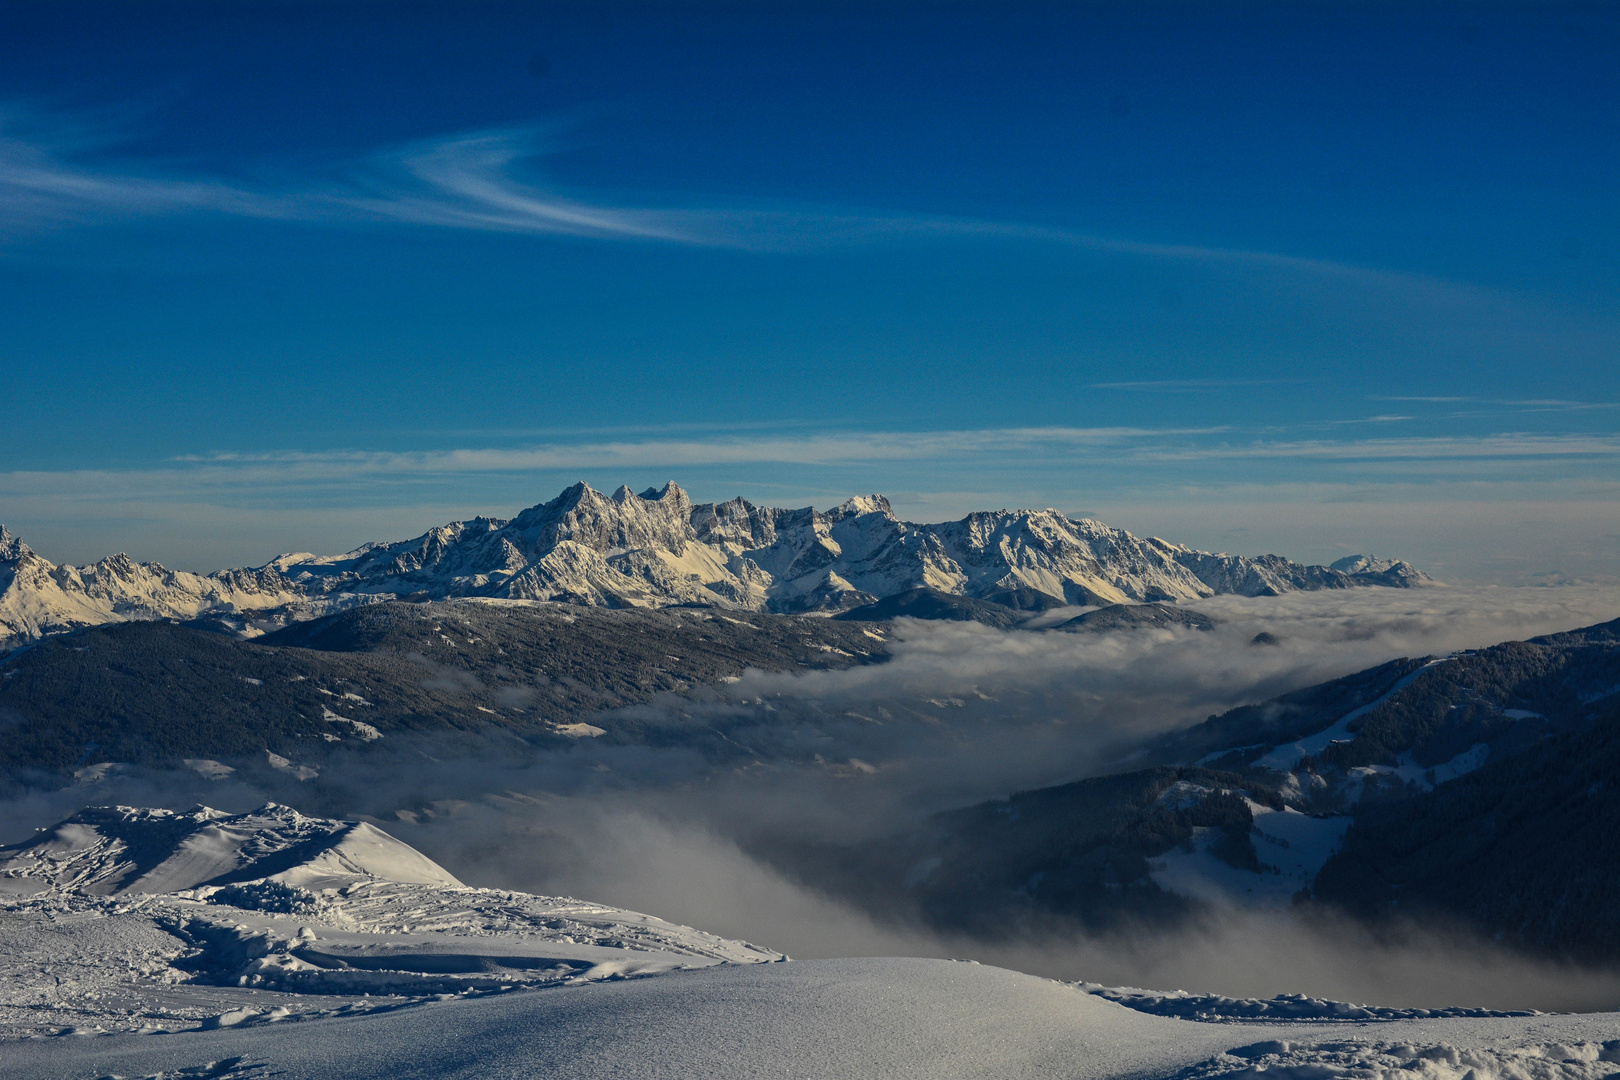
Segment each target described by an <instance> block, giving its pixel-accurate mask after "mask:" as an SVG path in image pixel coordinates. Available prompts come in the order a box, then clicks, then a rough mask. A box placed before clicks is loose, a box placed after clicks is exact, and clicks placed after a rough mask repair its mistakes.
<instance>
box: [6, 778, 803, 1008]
mask: <svg viewBox="0 0 1620 1080" xmlns="http://www.w3.org/2000/svg"><path fill="white" fill-rule="evenodd" d="M0 926H4V928H5V933H4V937H3V940H0V980H3V982H0V984H3V985H4V987H5V994H4V999H3V1000H4V1004H3V1005H0V1039H6V1038H18V1037H29V1036H38V1035H60V1034H64V1033H66V1034H72V1033H89V1032H95V1033H106V1032H117V1031H123V1032H131V1031H133V1032H145V1033H148V1034H151V1033H165V1032H177V1031H185V1030H191V1029H197V1028H211V1027H212V1028H217V1027H237V1026H241V1025H244V1024H246V1025H249V1026H251V1025H253V1024H258V1023H269V1022H276V1021H280V1020H283V1019H286V1018H288V1017H308V1016H319V1015H332V1014H346V1013H351V1012H354V1011H372V1010H374V1009H377V1008H383V1007H393V1006H397V1005H400V1004H403V1003H407V1002H412V1001H422V1000H426V999H429V998H433V997H436V996H440V995H469V994H471V995H476V994H481V993H498V992H501V991H506V990H511V989H513V988H517V987H531V986H545V985H559V984H576V983H581V982H589V981H593V980H598V979H622V978H629V977H633V976H640V975H648V974H656V973H660V972H667V971H673V970H678V969H683V968H693V967H702V966H706V965H710V964H717V963H741V964H748V963H761V962H772V961H777V960H780V959H782V956H781V954H779V953H775V952H771V951H769V950H766V949H759V948H755V947H754V946H751V945H748V944H747V943H744V942H736V941H728V940H726V939H724V938H720V937H717V936H715V935H713V934H708V933H704V932H702V931H698V930H693V929H690V928H688V927H682V926H675V925H672V924H670V923H666V922H664V921H663V920H661V919H656V918H653V917H651V916H647V915H641V914H638V913H636V912H631V911H623V910H621V909H618V908H613V907H606V906H603V905H599V904H592V903H587V902H583V901H578V900H574V899H571V898H568V897H548V896H533V895H530V894H527V893H519V892H510V891H503V890H493V889H475V888H469V887H467V886H465V885H463V884H462V883H461V882H459V881H457V880H456V879H455V878H454V877H452V876H451V875H450V874H449V873H447V872H446V871H444V870H443V869H442V868H441V867H439V866H438V865H437V864H435V863H434V862H432V861H431V860H429V859H427V858H426V857H425V856H423V855H421V854H420V853H418V852H417V851H415V850H414V849H412V848H410V847H409V846H407V845H405V844H403V843H400V842H399V841H398V840H395V839H394V838H393V837H391V836H389V835H388V834H387V833H385V832H383V831H382V830H380V829H377V828H376V827H374V826H372V825H370V824H367V823H364V822H342V821H332V820H329V819H323V818H312V817H307V816H305V815H302V814H299V813H297V812H296V811H294V810H292V809H290V808H288V807H285V806H277V805H275V804H271V805H268V806H265V807H263V808H261V809H259V810H257V811H254V812H251V813H246V814H235V815H228V814H222V813H219V812H218V811H214V810H210V809H208V808H206V807H199V808H197V809H196V810H193V811H191V812H188V813H176V812H173V811H167V810H146V809H137V808H131V807H98V808H92V809H88V810H85V811H81V812H80V813H78V814H75V815H74V816H73V817H72V818H70V819H68V820H67V821H65V822H63V823H61V824H60V825H58V826H57V827H56V828H55V829H51V830H46V831H44V832H42V833H41V834H40V835H39V836H38V837H37V838H36V839H34V840H32V841H29V842H27V843H24V844H19V845H16V846H13V847H11V848H5V849H0Z"/></svg>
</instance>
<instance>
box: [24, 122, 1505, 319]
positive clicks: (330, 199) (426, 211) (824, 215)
mask: <svg viewBox="0 0 1620 1080" xmlns="http://www.w3.org/2000/svg"><path fill="white" fill-rule="evenodd" d="M53 126H56V127H70V126H71V125H69V124H66V123H65V122H64V121H61V120H60V119H58V118H45V119H44V120H43V121H42V120H41V118H39V117H38V116H36V115H32V114H30V113H28V112H27V111H26V110H23V109H21V108H19V107H18V106H16V105H15V104H13V105H11V106H5V107H0V239H3V238H4V230H5V229H7V228H9V229H10V230H11V231H13V232H18V231H22V232H27V231H31V230H33V229H37V228H38V227H40V226H42V225H49V224H59V223H62V222H67V221H80V222H86V221H93V220H96V219H111V220H115V221H117V220H128V219H130V218H133V217H139V216H156V215H169V214H182V213H187V212H199V211H202V212H213V213H221V214H228V215H235V216H243V217H251V218H261V219H278V220H285V221H303V222H308V223H312V224H313V223H326V224H354V223H397V224H411V225H421V226H434V227H441V228H452V229H469V230H476V231H481V232H502V233H513V234H529V235H551V236H575V237H584V238H595V239H601V240H618V241H641V242H662V243H674V244H682V245H689V246H697V247H709V248H727V249H737V250H752V251H762V252H763V251H777V252H783V251H803V250H814V249H826V248H832V247H840V246H847V245H853V244H863V243H871V242H875V241H881V240H887V239H906V238H911V239H927V238H937V239H951V238H974V237H977V238H983V239H999V240H1014V241H1026V242H1039V243H1048V244H1058V245H1065V246H1069V247H1074V248H1079V249H1082V250H1087V251H1094V252H1100V253H1105V254H1115V255H1128V256H1136V257H1141V258H1152V259H1160V260H1170V261H1177V262H1192V263H1201V264H1208V265H1226V266H1245V267H1250V268H1261V269H1278V270H1287V271H1292V272H1295V273H1302V274H1305V275H1308V276H1311V277H1317V278H1322V277H1327V278H1335V279H1339V280H1356V281H1358V282H1359V283H1361V284H1363V285H1370V286H1375V287H1382V288H1391V287H1396V288H1399V289H1401V290H1402V291H1403V293H1404V294H1405V295H1406V296H1408V297H1411V296H1414V295H1423V296H1428V297H1431V298H1447V299H1450V300H1452V301H1458V300H1467V301H1471V302H1474V303H1478V302H1481V301H1483V300H1487V299H1493V298H1494V299H1496V300H1498V301H1499V300H1501V299H1502V298H1500V297H1496V296H1495V294H1494V293H1489V291H1488V290H1482V289H1478V288H1475V287H1470V286H1462V285H1458V284H1455V283H1451V282H1446V281H1441V280H1438V279H1432V278H1426V277H1423V276H1420V275H1415V274H1409V273H1401V272H1395V271H1388V270H1382V269H1375V268H1368V267H1362V266H1355V265H1352V264H1348V263H1341V262H1337V261H1334V260H1329V259H1319V258H1310V257H1305V256H1296V255H1288V254H1282V253H1278V252H1268V251H1255V250H1246V249H1240V248H1217V247H1205V246H1200V245H1192V244H1165V243H1155V242H1148V241H1140V240H1131V239H1118V238H1113V237H1104V236H1095V235H1091V234H1089V233H1084V232H1080V231H1077V230H1073V229H1064V228H1056V227H1052V226H1043V225H1030V224H1021V223H1014V222H1000V221H986V220H974V219H965V218H951V217H943V216H930V215H909V214H885V213H868V212H836V211H831V210H828V209H825V208H814V207H811V208H800V209H782V208H772V207H752V208H749V207H737V206H732V207H725V208H718V209H716V208H674V207H663V208H655V207H623V206H609V205H602V204H597V203H592V202H587V201H583V200H578V199H571V198H568V197H566V196H564V195H562V194H561V193H559V192H557V191H554V190H550V189H548V188H546V187H544V186H542V185H541V184H540V183H538V182H537V180H536V179H535V178H534V177H532V176H524V175H519V173H518V170H517V168H516V167H517V166H518V164H519V163H521V162H523V161H528V160H533V159H536V158H539V157H542V156H543V155H544V154H545V152H546V151H547V150H548V149H549V148H548V147H547V146H546V145H545V144H544V143H543V141H542V139H541V137H540V133H539V132H538V130H537V129H532V128H517V129H500V130H492V131H483V132H473V133H466V134H460V135H456V136H452V137H447V138H443V139H439V140H434V141H424V142H421V143H418V144H415V145H412V146H408V147H405V148H403V149H395V150H391V151H385V152H381V153H378V154H375V155H373V157H372V158H371V162H370V165H369V167H368V168H366V169H357V170H355V171H354V172H355V175H354V176H353V177H352V178H351V179H349V180H348V181H343V182H326V183H319V184H309V185H305V186H303V187H299V186H296V185H292V186H288V187H286V188H284V189H282V190H275V189H259V188H255V187H253V186H251V185H247V184H241V183H231V182H228V181H224V180H220V179H217V178H209V177H190V178H172V177H161V176H151V175H145V174H144V173H143V170H141V169H139V168H135V167H123V168H119V167H117V166H114V165H100V166H92V165H82V164H75V163H74V162H72V161H70V160H68V158H67V156H66V155H65V154H64V153H63V150H64V149H65V148H66V147H67V145H68V142H69V140H67V139H64V138H56V139H34V140H30V139H26V138H23V137H21V136H20V135H18V134H15V132H16V131H18V130H19V129H22V128H29V129H33V130H41V129H47V128H51V127H53Z"/></svg>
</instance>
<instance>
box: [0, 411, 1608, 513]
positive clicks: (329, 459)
mask: <svg viewBox="0 0 1620 1080" xmlns="http://www.w3.org/2000/svg"><path fill="white" fill-rule="evenodd" d="M1226 431H1227V429H1224V428H1171V429H1151V428H1125V427H1121V428H1058V427H1052V428H992V429H980V430H968V431H933V432H865V433H858V434H819V435H818V434H812V435H806V436H805V437H802V438H751V439H735V438H720V439H709V440H705V439H649V440H641V441H631V440H623V441H605V442H587V443H577V444H564V443H550V444H542V445H537V446H529V447H516V448H465V449H451V450H428V451H366V450H339V451H328V452H297V451H290V452H285V453H266V454H217V455H211V456H202V457H188V458H182V459H178V460H175V461H171V462H168V463H165V464H162V465H157V466H154V467H152V468H147V469H132V470H104V469H93V470H71V471H45V470H38V471H21V470H19V471H13V472H6V473H0V496H20V495H40V494H47V493H49V494H55V495H58V496H70V495H71V494H72V493H74V492H109V493H111V492H117V493H119V494H120V495H122V494H125V493H127V492H129V491H130V490H132V489H141V490H146V491H150V492H162V491H165V490H168V491H173V492H181V491H184V492H196V491H198V490H200V489H207V488H210V487H239V486H254V487H263V488H265V489H275V488H285V487H297V486H301V485H317V484H322V483H345V482H358V481H367V480H373V481H388V480H391V479H397V480H402V481H403V480H410V479H413V478H431V477H453V476H466V475H478V474H513V473H528V472H546V471H557V470H600V469H621V468H622V469H638V470H645V469H646V468H649V467H654V468H660V469H673V468H680V467H705V466H725V465H732V466H747V465H783V464H790V465H800V466H838V465H873V464H877V463H888V462H911V463H928V462H934V463H941V464H949V463H953V462H955V463H967V462H972V463H975V464H978V465H984V464H987V463H990V462H992V461H993V460H996V459H1007V460H1011V459H1013V458H1015V457H1016V458H1017V459H1018V460H1020V461H1021V462H1022V463H1023V465H1024V467H1025V468H1034V467H1041V466H1059V465H1065V464H1076V463H1078V464H1084V463H1086V462H1087V461H1088V460H1089V461H1092V462H1093V463H1101V459H1098V458H1097V457H1096V455H1097V454H1099V453H1102V452H1106V453H1107V455H1108V458H1107V460H1108V462H1109V463H1111V464H1116V465H1117V464H1120V463H1130V462H1138V463H1142V464H1146V465H1157V464H1163V463H1166V462H1196V461H1200V460H1206V459H1216V460H1225V459H1279V460H1288V459H1306V460H1319V461H1339V462H1369V463H1377V462H1384V461H1396V462H1406V463H1416V462H1429V463H1433V464H1434V465H1435V466H1437V467H1438V466H1443V465H1445V464H1447V463H1453V462H1464V463H1466V462H1470V461H1480V462H1493V463H1501V464H1506V465H1511V464H1515V463H1522V464H1535V463H1538V462H1539V463H1544V462H1556V461H1560V460H1565V461H1583V462H1589V463H1590V462H1604V461H1613V462H1615V463H1616V464H1617V465H1620V435H1490V436H1479V437H1471V438H1470V437H1413V438H1406V439H1359V440H1343V441H1327V440H1320V441H1291V442H1258V441H1257V442H1252V443H1248V444H1244V445H1213V446H1211V445H1196V444H1194V443H1193V442H1192V441H1193V440H1196V439H1199V438H1206V437H1212V436H1219V435H1222V434H1224V433H1225V432H1226ZM1408 478H1410V477H1408Z"/></svg>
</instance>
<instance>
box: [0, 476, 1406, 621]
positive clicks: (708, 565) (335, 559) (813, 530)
mask: <svg viewBox="0 0 1620 1080" xmlns="http://www.w3.org/2000/svg"><path fill="white" fill-rule="evenodd" d="M1426 580H1427V579H1426V578H1425V576H1424V575H1423V574H1422V573H1421V572H1420V571H1419V570H1417V568H1415V567H1413V566H1412V565H1411V564H1409V563H1405V562H1391V561H1386V560H1374V559H1369V558H1367V557H1365V556H1355V557H1351V558H1348V559H1341V560H1340V561H1339V562H1336V563H1334V564H1333V566H1331V567H1326V566H1304V565H1301V564H1298V563H1294V562H1290V561H1289V560H1287V559H1284V558H1281V557H1279V556H1276V555H1261V556H1258V557H1255V558H1245V557H1242V556H1236V555H1223V554H1222V555H1218V554H1211V553H1209V552H1204V551H1196V550H1193V549H1192V548H1189V547H1184V546H1182V545H1180V544H1173V543H1169V542H1167V541H1164V540H1159V539H1156V538H1153V537H1148V538H1146V539H1139V538H1137V537H1135V536H1133V535H1131V534H1130V533H1128V532H1126V531H1124V530H1123V529H1115V528H1111V527H1109V526H1108V525H1105V524H1103V523H1102V522H1099V521H1092V520H1089V519H1080V520H1075V519H1071V518H1068V517H1066V516H1064V515H1063V514H1061V513H1059V512H1058V511H1056V510H996V511H981V512H978V513H973V514H969V515H968V516H967V517H965V518H963V519H962V520H960V521H951V522H946V523H944V524H938V525H918V524H913V523H911V522H906V521H901V520H900V519H899V518H897V517H896V516H895V515H894V513H893V511H892V510H891V509H890V508H889V502H888V500H887V499H885V498H884V497H883V496H881V495H869V496H862V497H859V498H853V499H850V500H848V501H847V502H845V503H844V504H843V505H841V506H839V507H837V508H835V509H833V510H829V511H827V512H825V513H822V512H819V511H816V510H814V509H812V508H810V507H805V508H802V509H797V510H784V509H779V508H776V507H766V506H755V505H754V504H752V503H750V502H748V501H747V500H745V499H741V498H737V499H732V500H731V501H729V502H723V503H698V504H693V503H692V501H691V500H690V499H689V498H688V497H687V494H686V492H685V491H683V490H681V489H680V488H679V487H678V486H676V485H675V484H673V483H670V484H666V485H664V487H663V488H661V489H649V490H647V491H644V492H642V493H641V494H639V495H637V494H634V493H632V492H631V491H630V490H629V489H628V488H623V487H621V488H620V489H619V490H618V491H616V492H615V493H614V494H612V495H611V496H609V495H603V494H601V493H599V492H597V491H594V490H592V489H591V488H590V487H589V486H588V485H586V484H583V483H579V484H575V485H574V486H573V487H570V488H568V489H567V490H566V491H564V492H563V493H562V494H560V495H558V496H557V497H556V498H555V499H552V500H551V501H550V502H547V503H543V504H541V505H539V506H534V507H531V508H529V509H528V510H525V511H523V512H522V513H520V514H519V515H517V517H515V518H512V519H511V520H505V521H503V520H500V519H496V518H482V517H480V518H473V519H472V520H470V521H456V522H452V523H450V524H448V525H441V526H439V527H437V528H434V529H430V530H429V531H428V532H426V533H425V534H423V535H422V536H419V537H416V538H414V539H411V540H402V541H397V542H394V543H377V544H367V545H365V546H363V547H360V548H356V549H355V550H354V551H350V552H347V553H345V554H342V555H330V556H316V555H311V554H289V555H282V556H280V557H279V558H276V559H272V560H271V561H270V562H268V563H266V564H265V565H263V566H260V567H254V568H250V569H237V570H225V571H221V572H219V573H214V574H193V573H186V572H182V571H172V570H168V569H166V568H164V567H162V566H160V565H158V564H156V563H137V562H135V561H133V560H132V559H130V558H129V557H128V556H126V555H114V556H111V557H110V558H106V559H103V560H101V561H100V562H97V563H94V564H92V565H89V566H83V567H73V566H57V565H54V564H52V563H51V562H49V561H48V560H46V559H43V558H41V557H40V556H38V555H36V554H35V553H34V552H33V551H32V550H30V549H29V548H28V546H27V545H25V544H24V543H22V541H21V540H19V539H18V538H17V537H15V536H14V535H12V534H11V533H9V532H7V531H6V530H5V529H4V527H3V526H0V649H3V648H6V647H8V646H15V645H19V644H24V643H26V642H28V641H32V640H36V639H38V638H40V637H43V636H45V635H48V634H52V633H56V632H60V631H64V630H70V629H74V628H76V627H82V626H92V625H97V624H101V623H107V622H120V621H129V620H138V619H179V620H186V619H194V618H199V617H213V618H215V619H224V620H226V621H227V622H231V623H233V624H234V626H235V628H237V629H238V630H239V631H241V632H244V633H247V634H253V633H256V632H259V631H263V630H268V629H274V628H275V627H278V626H282V625H285V624H287V623H289V622H296V621H299V620H301V619H306V618H311V617H315V616H318V615H322V614H326V613H329V612H331V611H334V610H338V609H341V608H344V607H350V606H353V605H355V604H360V603H366V602H371V601H375V600H383V599H391V598H395V597H403V598H410V599H419V600H423V599H433V600H437V599H445V598H450V597H467V596H482V597H495V598H504V599H514V600H551V601H561V602H565V603H570V604H580V605H588V606H597V607H651V608H656V607H668V606H672V605H705V606H713V607H719V608H730V609H743V610H756V611H759V610H764V611H772V612H778V613H832V612H837V611H843V610H847V609H850V608H854V607H859V606H861V605H865V604H870V603H873V602H875V601H878V600H881V599H883V598H886V597H890V596H894V595H896V594H899V593H904V592H907V591H908V590H913V589H917V588H927V589H931V590H936V591H938V592H942V593H946V594H951V595H958V596H966V597H971V598H975V599H984V600H991V601H997V602H1000V603H1004V604H1008V605H1010V606H1013V607H1019V608H1027V607H1030V606H1037V607H1039V606H1047V605H1050V604H1054V603H1068V604H1114V603H1122V602H1130V601H1139V602H1140V601H1181V600H1193V599H1198V598H1200V597H1205V596H1211V595H1214V594H1216V593H1238V594H1242V595H1245V596H1266V595H1275V594H1278V593H1284V592H1290V591H1294V590H1298V589H1325V588H1333V589H1337V588H1348V587H1354V586H1394V587H1407V586H1411V585H1415V584H1419V583H1422V582H1424V581H1426Z"/></svg>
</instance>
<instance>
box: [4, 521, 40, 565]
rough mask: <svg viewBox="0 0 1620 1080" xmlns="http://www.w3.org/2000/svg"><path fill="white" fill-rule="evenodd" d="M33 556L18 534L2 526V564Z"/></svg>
mask: <svg viewBox="0 0 1620 1080" xmlns="http://www.w3.org/2000/svg"><path fill="white" fill-rule="evenodd" d="M32 554H33V551H32V550H31V549H30V548H29V546H28V545H27V544H25V543H23V542H22V539H21V538H20V537H18V536H17V534H16V533H14V532H12V531H11V530H10V529H8V528H6V527H5V526H4V525H0V562H16V561H19V560H21V559H23V558H25V557H26V556H29V555H32Z"/></svg>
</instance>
